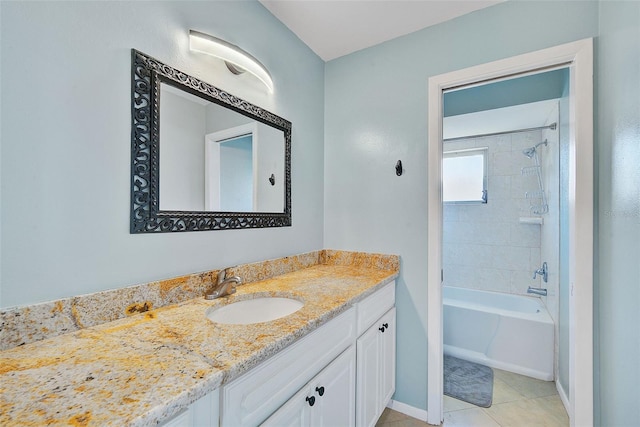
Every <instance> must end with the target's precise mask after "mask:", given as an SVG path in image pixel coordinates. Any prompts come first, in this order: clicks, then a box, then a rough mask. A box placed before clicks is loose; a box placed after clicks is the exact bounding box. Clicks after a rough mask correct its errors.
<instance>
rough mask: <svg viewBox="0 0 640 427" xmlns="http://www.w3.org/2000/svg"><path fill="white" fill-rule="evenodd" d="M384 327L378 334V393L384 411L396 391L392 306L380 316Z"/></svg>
mask: <svg viewBox="0 0 640 427" xmlns="http://www.w3.org/2000/svg"><path fill="white" fill-rule="evenodd" d="M380 323H382V324H383V325H388V327H385V331H384V333H383V334H381V335H380V338H381V339H382V348H381V349H380V350H381V354H382V359H381V365H382V366H381V369H380V372H381V379H380V393H381V399H382V400H381V405H382V409H381V410H380V412H381V413H382V411H384V408H385V407H386V406H387V404H388V403H389V401H390V400H391V397H392V396H393V393H394V392H395V391H396V309H395V308H392V309H391V310H389V311H388V312H387V314H385V315H384V316H382V319H381V321H380Z"/></svg>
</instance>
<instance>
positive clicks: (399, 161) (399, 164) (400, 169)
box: [396, 160, 402, 176]
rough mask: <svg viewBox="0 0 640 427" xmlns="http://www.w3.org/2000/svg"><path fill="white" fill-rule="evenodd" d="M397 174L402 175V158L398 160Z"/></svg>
mask: <svg viewBox="0 0 640 427" xmlns="http://www.w3.org/2000/svg"><path fill="white" fill-rule="evenodd" d="M396 175H398V176H400V175H402V160H398V163H396Z"/></svg>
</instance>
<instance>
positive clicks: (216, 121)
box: [159, 82, 285, 212]
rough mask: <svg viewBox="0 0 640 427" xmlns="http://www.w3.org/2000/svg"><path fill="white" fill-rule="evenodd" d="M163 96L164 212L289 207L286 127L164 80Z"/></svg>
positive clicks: (161, 204)
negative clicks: (273, 124)
mask: <svg viewBox="0 0 640 427" xmlns="http://www.w3.org/2000/svg"><path fill="white" fill-rule="evenodd" d="M160 100H161V101H160V114H159V116H160V144H159V146H160V152H159V172H160V186H159V187H160V188H159V190H160V191H159V207H160V210H162V211H211V212H283V211H284V210H285V181H284V180H285V164H284V162H285V135H284V132H283V131H282V130H280V129H277V128H274V127H271V126H268V125H266V124H264V123H261V122H259V121H257V120H254V119H253V118H251V117H248V116H245V115H243V114H240V113H238V112H235V111H233V110H230V109H228V108H225V107H223V106H220V105H218V104H215V103H213V102H210V101H208V100H206V99H203V98H200V97H197V96H195V95H192V94H190V93H188V92H185V91H183V90H180V89H178V88H176V87H174V86H171V85H169V84H166V83H164V82H163V83H161V84H160Z"/></svg>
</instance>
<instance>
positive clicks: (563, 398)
mask: <svg viewBox="0 0 640 427" xmlns="http://www.w3.org/2000/svg"><path fill="white" fill-rule="evenodd" d="M556 389H558V394H559V395H560V400H561V401H562V404H563V405H564V409H565V411H567V414H568V415H569V419H572V418H573V414H572V413H571V404H570V403H569V398H568V397H567V393H566V392H565V391H564V388H563V387H562V385H561V384H560V380H556Z"/></svg>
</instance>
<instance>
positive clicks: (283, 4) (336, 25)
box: [259, 0, 504, 61]
mask: <svg viewBox="0 0 640 427" xmlns="http://www.w3.org/2000/svg"><path fill="white" fill-rule="evenodd" d="M259 1H260V3H262V5H263V6H264V7H266V8H267V9H268V10H269V11H270V12H271V13H272V14H273V15H274V16H275V17H276V18H278V19H279V20H280V21H282V23H284V24H285V25H286V26H287V27H288V28H289V29H290V30H291V31H293V32H294V33H295V34H296V35H297V36H298V37H299V38H300V40H302V41H303V42H304V43H305V44H306V45H307V46H309V47H310V48H311V50H313V51H314V52H315V53H316V54H317V55H318V56H319V57H320V58H322V59H323V60H324V61H330V60H332V59H335V58H339V57H341V56H344V55H348V54H350V53H352V52H355V51H358V50H361V49H364V48H367V47H371V46H374V45H376V44H379V43H382V42H385V41H387V40H391V39H394V38H396V37H400V36H403V35H405V34H409V33H412V32H414V31H418V30H421V29H423V28H426V27H429V26H431V25H435V24H438V23H441V22H444V21H448V20H450V19H453V18H456V17H458V16H461V15H465V14H467V13H470V12H473V11H475V10H479V9H483V8H485V7H489V6H492V5H494V4H497V3H500V2H501V1H504V0H259Z"/></svg>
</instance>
